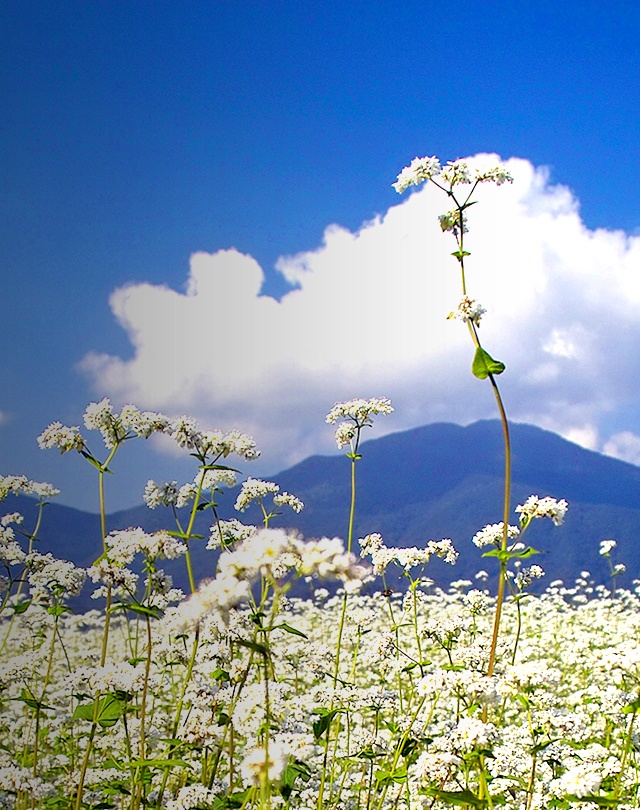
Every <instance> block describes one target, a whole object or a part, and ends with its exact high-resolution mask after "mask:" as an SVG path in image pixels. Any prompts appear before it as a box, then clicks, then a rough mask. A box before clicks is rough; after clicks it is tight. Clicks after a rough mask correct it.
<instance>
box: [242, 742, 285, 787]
mask: <svg viewBox="0 0 640 810" xmlns="http://www.w3.org/2000/svg"><path fill="white" fill-rule="evenodd" d="M288 760H289V757H288V753H287V751H286V750H285V749H284V747H283V746H282V745H281V744H278V743H277V742H270V743H269V749H268V751H267V749H265V748H254V749H253V750H251V751H249V753H248V754H247V755H246V756H245V758H244V759H243V760H242V764H241V765H240V774H241V776H242V781H243V782H244V784H245V785H253V786H254V787H259V786H260V784H261V782H262V780H267V782H268V783H271V784H273V783H275V784H277V783H278V782H280V780H281V779H282V776H283V774H284V771H285V768H286V767H287V762H288Z"/></svg>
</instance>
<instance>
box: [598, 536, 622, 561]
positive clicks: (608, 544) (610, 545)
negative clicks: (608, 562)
mask: <svg viewBox="0 0 640 810" xmlns="http://www.w3.org/2000/svg"><path fill="white" fill-rule="evenodd" d="M617 545H618V544H617V543H616V541H615V540H602V541H601V543H600V554H601V555H602V556H603V557H608V556H609V555H610V554H611V552H612V551H613V549H614V548H615V547H616V546H617Z"/></svg>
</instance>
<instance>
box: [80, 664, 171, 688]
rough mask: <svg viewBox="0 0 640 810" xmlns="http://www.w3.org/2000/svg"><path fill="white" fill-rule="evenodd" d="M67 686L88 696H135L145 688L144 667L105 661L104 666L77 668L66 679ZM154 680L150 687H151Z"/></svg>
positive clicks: (142, 665)
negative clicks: (115, 694)
mask: <svg viewBox="0 0 640 810" xmlns="http://www.w3.org/2000/svg"><path fill="white" fill-rule="evenodd" d="M67 682H68V685H69V686H71V687H72V688H73V689H74V691H75V692H76V694H77V693H79V692H81V691H86V692H88V693H89V694H90V695H99V694H103V693H105V692H126V693H127V694H129V695H135V694H136V693H139V692H142V690H143V689H144V686H145V666H144V664H143V663H139V664H136V665H135V666H134V665H132V664H130V663H129V662H128V661H106V662H105V664H104V666H98V667H79V668H78V669H76V670H75V672H74V673H73V674H72V675H70V676H69V678H68V679H67ZM154 682H155V678H153V681H152V683H151V684H150V685H153V683H154Z"/></svg>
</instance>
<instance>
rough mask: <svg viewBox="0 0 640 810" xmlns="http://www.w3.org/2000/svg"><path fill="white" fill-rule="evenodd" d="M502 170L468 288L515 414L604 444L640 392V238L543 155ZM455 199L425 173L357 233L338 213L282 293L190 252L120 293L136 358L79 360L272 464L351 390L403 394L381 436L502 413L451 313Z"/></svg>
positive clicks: (311, 444)
mask: <svg viewBox="0 0 640 810" xmlns="http://www.w3.org/2000/svg"><path fill="white" fill-rule="evenodd" d="M494 157H495V156H494ZM478 159H483V160H486V159H487V156H478ZM496 159H497V158H496ZM508 165H509V168H510V170H511V172H512V174H513V175H514V178H515V182H514V183H513V184H512V185H503V186H501V187H495V186H483V187H481V188H480V189H478V192H477V195H476V196H477V199H478V201H479V202H478V204H477V205H475V206H473V207H472V208H471V209H470V210H469V225H470V232H469V234H468V236H467V237H466V244H465V247H467V248H468V249H469V250H470V251H471V254H472V255H471V256H470V257H469V259H468V260H467V281H468V292H469V294H470V295H471V296H472V297H475V298H477V299H478V300H479V301H480V302H481V303H482V304H483V305H484V306H485V307H486V308H487V310H488V312H487V314H486V315H485V316H484V318H483V321H482V327H481V330H480V334H481V337H482V339H483V343H484V345H485V347H486V348H487V350H488V351H489V352H490V353H491V354H492V355H493V356H494V357H496V358H498V359H500V360H503V361H504V362H505V363H506V365H507V371H506V372H505V374H504V375H503V377H501V378H500V383H501V387H502V389H503V394H504V399H505V403H506V407H507V411H508V414H509V416H510V417H511V418H512V419H514V420H517V421H528V422H531V423H534V424H538V425H540V426H542V427H545V428H548V429H551V430H555V431H557V432H559V433H561V434H563V435H565V436H567V437H572V438H574V439H578V440H579V441H582V442H583V443H584V444H586V445H588V446H590V447H598V446H599V445H600V444H601V438H600V422H601V420H602V418H603V416H604V415H605V414H608V415H610V414H611V413H612V412H613V411H615V410H616V409H617V407H618V403H625V405H624V407H625V409H626V411H627V412H629V413H632V412H636V411H637V409H638V406H639V405H640V402H639V395H638V392H637V391H636V386H635V382H634V380H635V379H637V375H638V372H639V371H640V368H639V366H640V351H639V349H640V330H639V329H638V328H637V327H638V312H639V307H640V273H639V272H638V269H639V267H640V237H630V236H628V235H626V234H625V233H623V232H621V231H617V232H610V231H604V230H596V231H590V230H588V229H587V228H586V227H585V226H584V224H583V223H582V221H581V219H580V215H579V210H578V207H579V206H578V201H577V200H576V199H575V198H574V197H573V196H572V194H571V192H570V191H569V190H568V189H567V188H565V187H562V186H558V185H551V184H550V183H549V179H548V173H547V172H546V170H545V169H544V168H538V169H536V168H534V167H533V166H532V165H531V164H530V163H529V162H528V161H525V160H521V159H512V160H510V161H509V163H508ZM448 207H449V206H448V204H447V200H446V198H445V196H444V195H443V194H442V193H441V192H439V191H438V190H437V189H436V188H434V187H433V186H423V187H422V188H421V189H419V190H417V191H415V192H414V193H412V194H410V195H408V196H406V197H404V198H398V203H397V204H395V205H393V206H392V207H390V208H389V210H388V211H387V212H386V213H385V214H384V215H381V216H379V217H377V218H376V219H374V220H372V221H370V222H367V223H364V224H363V225H362V227H361V228H360V229H359V230H358V231H357V232H355V233H351V232H349V231H348V230H345V229H344V228H341V227H339V226H337V225H331V226H329V227H328V228H327V229H326V231H325V234H324V240H323V243H322V245H321V246H320V247H318V248H317V249H316V250H314V251H309V252H305V253H300V254H298V255H296V256H283V257H281V258H280V260H279V261H278V264H277V268H278V270H279V271H280V272H281V273H282V274H283V276H284V277H285V278H286V279H287V280H288V281H289V282H290V283H292V284H295V285H297V289H294V290H292V291H291V292H289V293H288V294H287V295H285V296H284V297H283V298H282V300H281V301H280V302H277V301H275V300H273V299H271V298H268V297H264V296H260V294H259V292H260V288H261V284H262V281H263V272H262V270H261V268H260V267H259V265H258V264H257V262H256V261H255V260H254V259H252V258H251V257H250V256H245V255H242V254H240V253H238V252H237V251H236V250H233V249H231V250H222V251H219V252H218V253H215V254H213V255H209V254H205V253H196V254H194V255H193V256H192V258H191V266H190V272H189V276H188V279H187V282H186V286H185V290H184V292H178V291H176V290H172V289H169V288H166V287H160V286H153V285H150V284H132V285H130V286H126V287H122V288H119V289H117V290H116V291H115V292H114V293H113V294H112V296H111V299H110V303H111V308H112V310H113V313H114V315H115V317H116V318H117V320H118V322H119V323H120V324H121V325H122V327H123V328H124V329H125V330H126V331H127V334H128V336H129V339H130V341H131V343H132V345H133V348H134V355H133V357H132V358H131V359H130V360H123V359H121V358H119V357H115V356H111V355H106V354H105V355H95V354H91V355H88V356H87V357H85V359H84V360H83V362H82V368H83V369H84V370H85V371H86V372H87V373H88V374H89V376H90V377H91V379H92V380H93V382H94V385H95V388H96V391H97V392H98V393H99V394H100V395H104V394H107V395H109V396H111V397H112V398H113V399H114V400H116V401H120V402H125V401H132V402H135V403H136V404H138V405H139V406H141V407H145V408H153V409H160V410H163V411H165V412H168V413H176V412H187V413H190V414H192V415H195V416H197V417H198V418H199V419H200V420H201V421H202V423H203V424H206V425H207V426H209V427H215V426H219V427H232V426H238V427H240V428H241V429H243V430H245V431H247V432H253V434H254V435H255V436H256V438H257V440H258V442H259V445H260V446H261V447H262V448H263V452H264V455H265V456H267V458H268V459H270V460H271V464H270V465H269V466H271V467H272V468H276V467H278V466H284V465H286V464H289V463H292V462H293V461H295V460H298V459H300V458H303V457H304V456H306V455H308V454H309V453H312V452H318V451H321V452H326V451H327V450H329V449H330V448H331V447H332V446H333V444H332V430H331V428H329V427H328V426H326V425H325V424H324V415H325V413H326V412H327V411H328V410H329V409H330V408H331V406H332V405H333V404H334V402H335V401H338V400H342V399H348V398H351V397H354V396H364V397H369V396H388V397H390V398H391V399H392V400H393V402H394V405H395V406H396V409H397V410H396V413H395V414H394V415H393V416H392V417H387V418H385V419H381V420H380V421H379V423H378V427H377V429H376V435H380V434H381V433H382V432H388V431H390V430H400V429H404V428H408V427H411V426H415V425H419V424H424V423H427V422H431V421H454V422H460V423H468V422H471V421H474V420H476V419H478V418H487V417H495V416H496V409H495V402H494V399H493V395H492V392H491V387H490V385H489V383H486V382H485V383H483V382H480V381H478V380H476V379H475V378H473V377H472V376H471V374H470V364H471V359H472V355H473V347H472V345H471V341H470V339H469V335H468V333H467V330H466V327H465V326H464V325H462V324H461V323H460V322H457V321H448V320H447V319H446V316H447V314H448V313H449V312H450V311H451V310H452V309H454V308H455V306H456V304H457V302H458V300H459V299H460V295H461V292H460V280H459V271H458V268H457V264H456V262H455V260H454V259H453V258H452V257H451V255H450V254H451V252H452V251H453V250H454V249H455V244H454V242H453V239H452V237H451V236H450V235H449V234H443V233H442V232H441V231H440V228H439V225H438V220H437V215H438V214H439V213H442V212H443V211H444V210H446V209H447V208H448ZM372 435H373V434H372Z"/></svg>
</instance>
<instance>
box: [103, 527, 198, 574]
mask: <svg viewBox="0 0 640 810" xmlns="http://www.w3.org/2000/svg"><path fill="white" fill-rule="evenodd" d="M106 544H107V546H108V548H109V559H110V560H111V561H112V562H116V563H120V564H121V565H127V564H128V563H130V562H131V561H132V560H133V558H134V557H135V556H136V554H139V553H141V554H144V555H145V556H146V557H150V558H152V559H158V558H164V559H168V560H172V559H175V558H176V557H179V556H181V555H182V554H186V552H187V547H186V545H185V544H184V543H183V541H182V540H179V539H178V538H177V537H172V536H171V535H170V534H169V533H168V532H165V531H161V532H154V533H153V534H147V532H145V531H144V530H143V529H140V528H136V529H126V530H124V531H115V532H111V534H109V535H108V536H107V538H106Z"/></svg>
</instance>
